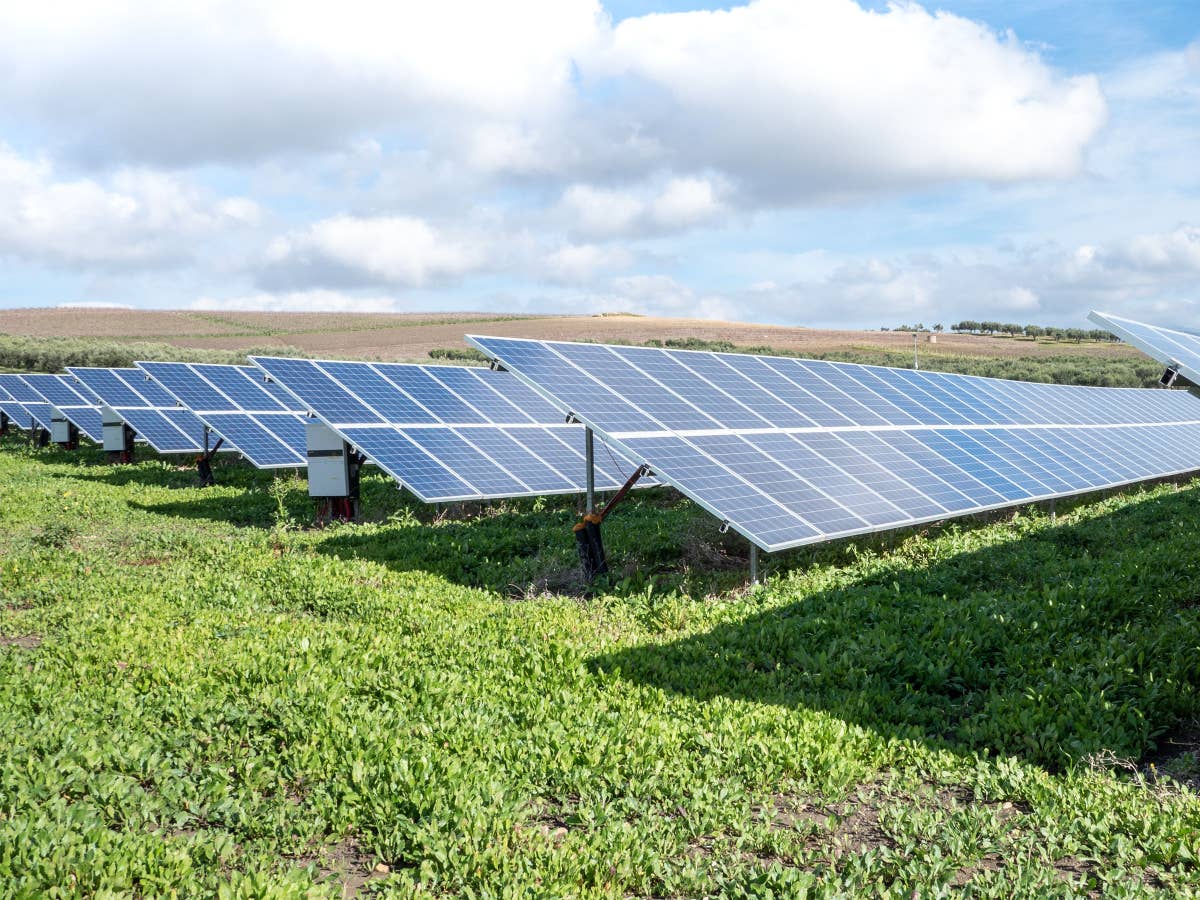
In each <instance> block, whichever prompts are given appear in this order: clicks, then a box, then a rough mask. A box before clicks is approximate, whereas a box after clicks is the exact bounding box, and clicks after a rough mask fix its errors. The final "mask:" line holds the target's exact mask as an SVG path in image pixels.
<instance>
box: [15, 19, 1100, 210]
mask: <svg viewBox="0 0 1200 900" xmlns="http://www.w3.org/2000/svg"><path fill="white" fill-rule="evenodd" d="M10 7H11V8H10V9H8V10H6V14H5V23H4V28H3V29H2V30H0V59H3V60H4V61H5V77H4V78H3V79H0V107H2V108H4V109H5V111H6V114H7V115H9V116H11V117H15V118H16V119H18V120H20V121H23V122H25V123H27V124H30V125H32V126H33V127H35V128H38V129H41V130H43V131H44V132H45V133H47V134H48V135H50V136H51V137H52V139H53V140H54V141H55V142H56V143H57V144H59V145H63V146H67V147H69V148H72V150H73V151H74V153H75V154H76V155H78V156H79V157H81V158H84V159H87V160H96V161H102V162H111V161H114V160H123V161H141V162H150V163H154V164H165V165H171V166H177V165H187V164H196V163H203V162H211V161H235V162H237V161H246V160H258V161H261V160H266V159H279V158H291V157H294V156H295V155H296V154H297V153H300V154H305V153H312V152H314V151H316V152H329V151H343V150H345V149H346V148H348V147H351V146H354V145H355V144H357V143H361V142H362V141H364V140H375V141H382V142H384V143H393V144H395V143H398V144H401V145H403V146H407V147H412V146H416V147H419V148H422V149H424V150H428V151H430V152H432V153H434V154H435V155H436V156H437V157H439V158H440V159H442V160H444V161H452V162H453V163H454V164H457V165H459V166H461V167H462V168H464V169H465V170H468V171H475V172H480V173H485V174H487V175H489V176H496V175H499V176H519V177H521V178H534V179H548V180H550V181H552V182H554V183H556V184H562V183H567V184H570V183H572V182H575V183H599V182H602V181H605V180H607V179H611V178H614V177H619V178H621V179H623V180H624V181H625V182H627V183H633V182H637V181H639V180H644V179H646V178H650V177H655V176H658V175H661V174H662V173H667V174H668V175H669V177H674V178H676V179H678V181H676V182H675V183H673V184H672V185H671V186H670V187H669V189H668V191H667V192H666V193H665V194H664V196H663V197H661V198H659V201H660V202H659V203H658V205H657V207H656V208H655V209H654V210H652V211H651V212H652V214H653V216H654V217H655V218H656V220H657V221H658V222H659V224H660V226H661V227H664V228H671V227H688V226H690V225H691V224H693V223H695V222H697V221H707V220H709V219H710V218H711V217H712V215H713V213H714V205H719V203H718V201H722V202H723V200H724V198H722V197H720V196H719V195H717V194H715V193H712V191H713V190H714V189H715V188H716V187H718V186H719V185H717V184H716V183H714V182H713V181H712V180H711V179H710V178H709V177H708V175H706V174H705V173H716V174H717V175H718V176H719V177H720V178H721V179H724V180H727V181H728V182H729V183H730V184H731V185H733V186H734V187H736V188H740V189H741V190H742V191H743V192H744V193H745V194H746V196H744V197H743V199H742V202H743V204H745V203H753V204H754V205H763V204H767V205H774V204H785V203H789V202H796V201H797V200H800V199H808V198H813V197H823V196H837V195H839V194H841V193H845V192H855V191H863V190H871V189H880V188H882V189H894V188H897V187H899V188H904V187H909V186H913V185H921V184H925V183H929V182H938V181H945V180H956V179H982V180H985V181H998V182H1006V181H1014V180H1022V179H1029V178H1061V177H1066V176H1070V175H1073V174H1075V173H1076V172H1077V171H1078V170H1079V165H1080V158H1081V152H1082V150H1083V148H1084V146H1085V145H1086V144H1087V142H1088V141H1089V139H1090V138H1091V137H1092V135H1093V134H1094V133H1095V132H1096V130H1097V128H1098V127H1099V126H1100V124H1101V123H1102V121H1103V119H1104V114H1105V106H1104V101H1103V98H1102V97H1101V94H1100V91H1099V89H1098V87H1097V83H1096V80H1095V79H1094V78H1091V77H1078V78H1064V77H1061V76H1059V75H1057V74H1056V73H1055V72H1054V71H1052V70H1051V69H1050V68H1048V67H1047V66H1046V65H1044V64H1043V63H1042V62H1041V60H1040V59H1039V57H1038V56H1037V55H1036V54H1035V53H1033V52H1031V51H1030V50H1028V49H1027V48H1026V47H1024V46H1023V45H1022V44H1021V43H1020V42H1019V41H1017V40H1016V39H1014V38H1013V37H1011V36H998V35H996V34H995V33H993V32H991V31H990V30H988V29H987V28H985V27H983V26H981V25H978V24H976V23H974V22H971V21H969V20H967V19H963V18H960V17H957V16H954V15H950V14H948V13H942V12H939V13H936V14H932V13H929V12H927V11H925V10H924V9H922V8H921V7H919V6H916V5H913V4H903V5H896V6H893V7H890V8H889V9H888V10H887V11H886V12H870V11H867V10H864V9H863V8H861V7H860V6H858V5H857V4H856V3H854V2H853V0H805V2H803V3H798V2H794V0H755V2H751V3H749V4H747V5H745V6H737V7H734V8H733V9H730V10H724V11H715V12H708V11H699V12H687V13H672V14H665V15H647V16H642V17H634V18H628V19H625V20H623V21H622V22H621V23H620V24H619V25H617V26H615V27H613V26H612V25H611V24H610V21H609V18H608V16H607V14H606V13H605V12H604V11H603V9H602V8H601V6H600V4H599V0H512V2H509V3H480V2H478V0H443V2H439V3H417V2H402V3H390V4H389V3H382V2H378V0H347V2H344V3H339V4H336V5H331V4H328V3H321V2H317V0H295V2H282V0H276V2H273V0H248V2H243V3H232V2H218V3H211V2H203V0H180V2H176V3H171V4H167V5H162V4H160V5H154V6H147V5H146V4H144V3H137V2H134V0H89V2H83V0H49V2H46V3H37V4H24V5H19V4H18V5H13V4H10ZM148 73H151V74H150V75H149V77H148ZM706 182H707V184H706ZM706 192H708V193H706ZM675 222H678V223H679V224H678V225H673V224H672V223H675Z"/></svg>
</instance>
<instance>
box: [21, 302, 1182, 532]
mask: <svg viewBox="0 0 1200 900" xmlns="http://www.w3.org/2000/svg"><path fill="white" fill-rule="evenodd" d="M1093 320H1094V321H1098V322H1099V323H1100V324H1103V325H1105V326H1106V327H1109V328H1110V329H1111V330H1113V331H1114V332H1116V333H1118V334H1120V335H1122V336H1125V337H1127V338H1128V339H1130V340H1131V341H1133V342H1134V343H1136V344H1137V345H1138V346H1140V347H1141V348H1142V349H1144V350H1147V351H1148V352H1150V353H1151V354H1152V355H1155V356H1156V358H1160V359H1162V355H1163V354H1164V353H1166V352H1167V351H1165V350H1164V349H1163V347H1164V346H1166V347H1168V349H1169V350H1170V353H1169V358H1168V359H1163V360H1162V361H1164V362H1165V363H1169V364H1171V365H1174V366H1176V367H1177V368H1179V370H1180V371H1183V372H1184V374H1187V375H1189V377H1192V378H1193V379H1200V338H1197V337H1195V336H1193V335H1187V334H1185V333H1182V332H1168V331H1166V330H1165V329H1155V328H1153V327H1152V326H1146V325H1141V324H1140V323H1134V322H1129V321H1128V320H1118V319H1116V318H1115V317H1104V316H1100V315H1099V314H1093ZM1129 335H1133V337H1132V338H1129V337H1128V336H1129ZM1135 338H1136V339H1135ZM468 340H469V341H471V343H473V344H474V345H475V346H476V347H478V348H479V349H480V350H482V351H483V352H484V353H485V354H487V355H488V356H489V357H490V358H491V359H493V360H494V361H495V362H496V363H497V364H499V365H500V366H501V367H502V368H503V369H505V370H507V371H490V370H482V369H469V368H455V367H440V366H414V365H402V364H392V363H355V362H331V361H320V360H299V359H278V358H267V357H255V358H252V362H253V363H254V364H255V365H254V367H234V366H203V365H188V364H183V363H139V364H138V365H139V367H140V368H139V369H130V370H114V369H101V370H96V369H71V370H70V372H71V375H72V376H73V380H72V379H69V378H64V377H62V376H24V377H23V378H21V377H19V376H9V377H17V378H19V380H21V381H22V383H23V384H24V385H25V386H26V387H27V388H29V389H31V390H32V391H33V392H34V394H38V392H39V391H40V390H42V388H35V386H34V382H33V381H32V379H38V378H40V379H54V378H57V379H58V381H57V382H56V386H55V388H54V390H60V388H59V387H58V386H57V385H61V386H63V387H65V388H67V389H69V390H70V391H71V392H72V393H73V394H74V395H75V398H76V399H78V398H82V399H83V400H85V401H86V400H87V398H88V397H89V396H90V397H91V398H93V402H92V403H91V404H90V405H91V407H92V408H93V409H94V408H95V405H96V403H97V402H98V403H99V404H100V405H101V406H102V407H103V408H105V410H106V411H107V412H110V413H111V412H116V413H118V414H119V415H120V416H122V417H123V418H124V419H125V421H127V422H128V423H129V425H130V426H131V427H132V428H133V429H134V430H136V431H137V432H138V434H139V435H141V436H142V437H143V438H145V439H146V440H147V441H148V442H149V443H150V444H151V445H152V446H154V447H155V448H156V449H159V450H161V451H164V452H178V451H194V450H199V449H201V447H202V444H201V443H200V441H199V438H200V437H201V436H202V435H203V433H204V428H205V427H207V428H209V429H211V431H212V432H215V433H217V434H220V435H221V436H222V437H224V438H225V439H226V441H227V442H228V443H229V444H230V445H232V447H234V448H236V449H237V450H239V451H241V452H242V453H243V454H244V455H245V456H246V457H247V458H249V459H250V460H251V461H252V462H254V463H255V464H256V465H260V466H263V467H268V466H275V465H301V464H303V462H304V452H303V447H304V442H303V429H304V422H305V418H306V416H308V415H311V416H314V417H316V418H317V419H319V420H320V421H321V422H323V423H324V424H325V425H326V426H327V427H329V428H331V429H332V430H333V431H335V432H336V433H337V434H338V435H339V436H340V437H341V438H342V439H343V440H344V441H346V442H347V443H348V444H350V445H351V446H353V447H354V448H356V449H357V450H358V451H360V452H361V453H362V454H363V455H364V456H365V457H366V458H367V459H368V460H370V461H371V462H373V463H375V464H376V465H378V466H379V467H380V468H381V469H383V470H384V471H386V472H388V473H389V474H390V475H392V476H393V477H395V478H396V479H397V480H398V481H400V482H401V483H402V484H403V485H405V486H406V487H408V488H409V489H410V490H412V492H413V493H414V494H416V495H417V496H418V497H420V498H421V499H423V500H426V501H437V500H454V499H466V498H482V497H506V496H519V495H522V494H546V493H559V492H563V493H565V492H574V491H579V490H581V488H582V486H583V482H584V480H585V474H584V465H585V463H584V446H583V442H584V433H583V429H582V428H581V427H580V426H579V425H578V424H565V423H566V422H572V423H582V424H584V425H586V426H587V427H588V428H591V429H592V430H593V431H594V432H595V433H596V434H597V435H599V436H600V437H601V438H602V439H603V440H604V442H605V444H606V445H607V447H608V448H609V451H610V453H608V454H602V457H605V458H598V459H597V460H596V486H597V487H598V488H600V489H606V488H613V487H616V486H618V485H619V484H621V483H622V482H624V481H625V479H626V476H627V475H628V474H629V473H631V472H633V471H635V470H637V469H638V468H639V467H642V466H644V467H646V468H648V469H649V470H650V471H651V472H652V473H653V475H654V477H655V478H657V479H658V480H659V481H660V482H663V483H667V484H671V485H673V486H675V487H676V488H678V489H679V490H680V491H681V492H683V493H684V494H686V495H687V496H689V497H690V498H692V499H693V500H694V501H695V502H696V503H698V504H699V505H700V506H702V507H703V508H705V509H706V510H708V511H709V512H711V513H712V514H713V515H715V516H717V517H718V518H720V519H721V520H722V521H723V522H724V523H725V524H726V525H727V526H728V527H730V528H733V529H734V530H736V531H738V532H739V533H741V534H743V535H745V536H746V537H747V538H748V539H749V540H751V541H752V542H753V543H754V544H756V545H757V546H759V547H761V548H763V549H765V550H769V551H770V550H780V549H784V548H787V547H793V546H798V545H802V544H808V543H813V542H816V541H820V540H826V539H828V538H832V537H839V536H845V535H852V534H859V533H866V532H871V531H878V530H882V529H888V528H895V527H900V526H905V525H912V524H917V523H920V522H925V521H933V520H938V519H944V518H948V517H952V516H958V515H964V514H967V513H972V512H979V511H984V510H989V509H995V508H999V507H1003V506H1008V505H1012V504H1016V503H1027V502H1031V501H1035V500H1042V499H1051V498H1055V497H1061V496H1068V495H1071V494H1077V493H1082V492H1086V491H1091V490H1096V489H1100V488H1106V487H1115V486H1119V485H1123V484H1128V483H1132V482H1136V481H1140V480H1145V479H1150V478H1156V477H1164V476H1168V475H1174V474H1180V473H1184V472H1190V471H1193V470H1197V469H1200V399H1197V398H1195V397H1193V396H1191V395H1190V394H1188V393H1185V392H1181V391H1162V390H1148V389H1138V388H1091V387H1076V386H1065V385H1049V384H1031V383H1024V382H1016V381H1004V380H998V379H991V378H982V377H977V376H967V375H951V374H945V373H937V372H917V371H912V370H907V369H889V368H881V367H875V366H863V365H857V364H851V363H832V362H819V361H814V360H800V359H790V358H775V357H765V356H757V355H753V356H752V355H743V354H736V353H708V352H697V351H679V350H659V349H648V348H635V347H618V346H605V345H599V344H576V343H569V342H549V341H530V340H520V339H510V338H492V337H483V336H469V337H468ZM1193 373H1194V374H1193ZM264 374H265V375H266V376H267V379H268V380H266V381H264V380H263V377H262V376H263V375H264ZM5 378H6V377H4V376H0V388H3V387H5V386H6V385H5ZM42 384H43V387H44V388H45V389H46V390H49V389H50V387H51V383H50V382H49V381H45V382H43V383H42ZM39 396H40V398H41V400H40V401H39V400H37V399H31V400H30V401H29V402H26V401H24V400H22V399H21V398H19V397H16V396H13V397H12V398H11V399H12V401H13V402H16V403H19V404H24V406H25V407H26V413H27V414H28V415H29V416H30V417H31V418H33V419H37V417H38V416H39V415H49V414H50V412H49V410H47V409H46V408H45V405H48V404H49V403H50V402H51V401H50V398H49V395H48V394H46V393H41V394H40V395H39ZM4 402H5V400H4V398H3V395H0V408H3V403H4ZM39 402H41V403H43V404H44V405H43V406H38V403H39ZM72 402H74V401H73V400H72V398H71V397H70V396H68V395H67V394H66V393H65V392H64V393H63V394H62V396H60V397H58V398H57V400H56V401H54V403H55V408H57V409H58V410H60V411H61V412H63V413H64V414H66V415H79V414H80V412H81V410H82V409H83V407H82V406H80V405H78V403H76V404H75V405H71V403H72ZM64 404H65V405H64ZM185 407H186V408H185ZM72 411H74V412H72ZM14 418H15V417H14ZM83 418H84V417H83V416H82V415H80V421H78V422H77V424H79V426H80V428H81V429H84V430H86V429H85V428H84V423H83ZM93 424H94V421H93ZM88 433H89V434H90V433H91V432H88ZM189 441H190V443H189Z"/></svg>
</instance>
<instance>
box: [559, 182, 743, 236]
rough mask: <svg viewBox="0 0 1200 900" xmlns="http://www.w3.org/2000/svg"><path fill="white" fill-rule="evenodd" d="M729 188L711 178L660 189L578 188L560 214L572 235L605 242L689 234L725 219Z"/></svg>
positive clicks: (569, 191)
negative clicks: (724, 195) (724, 197)
mask: <svg viewBox="0 0 1200 900" xmlns="http://www.w3.org/2000/svg"><path fill="white" fill-rule="evenodd" d="M722 189H723V186H722V185H719V184H717V183H715V182H714V180H713V179H711V178H691V177H689V178H672V179H670V180H668V181H667V182H666V183H665V184H663V185H661V186H659V187H657V188H655V187H652V186H649V185H645V186H641V187H638V188H602V187H595V186H593V185H588V184H573V185H571V186H570V187H569V188H567V190H566V191H564V192H563V196H562V200H561V201H560V203H559V209H560V213H561V215H562V218H563V219H564V220H565V222H566V224H567V227H568V228H569V229H570V230H571V232H572V233H574V234H576V235H579V236H581V237H584V238H589V239H593V240H597V239H599V240H603V239H606V238H613V237H639V236H641V237H644V236H647V235H655V234H666V233H670V232H678V231H684V230H686V229H689V228H694V227H696V226H699V225H705V224H709V223H712V222H715V221H717V220H718V219H720V218H721V217H722V216H723V215H724V214H725V212H726V208H725V205H724V203H723V202H722V201H721V199H720V193H721V192H722Z"/></svg>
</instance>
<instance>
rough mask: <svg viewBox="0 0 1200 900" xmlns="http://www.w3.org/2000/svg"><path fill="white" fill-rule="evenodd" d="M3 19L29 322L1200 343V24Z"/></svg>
mask: <svg viewBox="0 0 1200 900" xmlns="http://www.w3.org/2000/svg"><path fill="white" fill-rule="evenodd" d="M26 6H27V7H28V8H24V7H16V6H11V7H10V8H8V9H6V11H5V12H4V13H0V60H3V63H2V64H0V71H2V73H3V77H0V270H2V271H0V331H3V312H2V310H3V308H12V307H21V306H48V305H61V304H84V305H123V306H133V307H143V308H219V309H295V310H314V309H332V310H364V311H367V310H370V311H376V310H395V311H435V310H492V311H503V312H510V311H520V312H566V313H573V312H574V313H591V312H601V311H614V310H628V311H633V312H640V313H647V314H658V315H675V316H697V317H706V318H725V319H739V320H746V321H757V322H774V323H782V324H796V325H810V326H817V327H878V326H880V325H888V326H893V325H896V324H900V323H912V322H924V323H925V324H933V323H936V322H942V323H945V324H950V323H952V322H955V321H958V320H960V319H963V318H974V319H979V318H989V319H1003V320H1009V321H1013V320H1015V321H1020V322H1022V323H1025V322H1034V323H1046V324H1057V325H1068V326H1069V325H1083V324H1084V321H1085V317H1086V314H1087V311H1088V310H1089V309H1092V308H1099V309H1107V310H1110V311H1113V312H1117V313H1122V314H1125V315H1129V316H1131V317H1134V318H1143V319H1147V320H1150V321H1156V322H1162V323H1164V324H1178V325H1182V326H1185V327H1193V328H1194V327H1200V302H1198V301H1200V166H1198V165H1197V164H1196V160H1197V159H1200V5H1197V4H1196V3H1195V2H1194V0H1190V2H1176V3H1168V2H1162V0H1147V2H1139V3H1130V2H1097V3H1087V4H1082V3H1074V2H1060V0H1041V2H1038V0H1013V2H1005V3H1001V2H985V0H957V2H945V3H941V4H937V5H929V6H920V5H917V4H894V5H889V4H886V3H876V2H870V3H862V4H856V3H854V2H852V0H804V2H796V0H756V2H753V3H749V4H740V5H722V4H712V3H685V2H676V0H653V2H646V3H636V2H632V0H627V2H615V0H614V2H609V3H607V4H604V5H601V4H600V3H599V2H597V0H511V2H508V3H505V4H485V3H481V2H475V0H471V2H467V0H445V2H441V3H438V4H427V3H394V2H393V3H386V4H385V3H378V2H366V0H347V2H344V3H342V4H338V5H336V6H335V5H330V4H317V3H311V4H310V3H287V4H284V3H274V2H266V0H252V2H246V3H239V4H218V3H199V2H195V3H193V2H186V0H185V2H180V3H177V4H171V5H170V6H169V8H168V7H167V6H162V7H158V6H148V5H145V4H133V3H129V2H118V0H98V2H90V3H81V2H74V0H61V2H50V3H47V4H38V5H33V4H28V5H26Z"/></svg>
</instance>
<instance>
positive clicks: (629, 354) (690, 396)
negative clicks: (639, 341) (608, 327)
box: [612, 347, 773, 428]
mask: <svg viewBox="0 0 1200 900" xmlns="http://www.w3.org/2000/svg"><path fill="white" fill-rule="evenodd" d="M612 352H613V353H615V354H616V355H617V356H619V357H621V359H623V360H624V361H626V362H628V363H630V364H632V365H633V366H635V367H636V368H637V369H638V370H639V371H641V372H644V373H646V375H648V376H650V377H651V378H653V379H654V380H655V381H657V382H658V383H659V384H661V385H662V386H663V387H664V388H666V389H667V390H668V391H670V392H671V393H672V394H674V395H675V396H677V397H679V398H680V399H682V400H684V401H686V402H687V403H689V404H690V405H691V406H692V407H693V408H694V409H693V410H691V411H688V413H687V415H688V421H689V422H691V423H692V424H691V426H690V427H693V428H697V427H704V426H703V425H697V424H696V422H698V421H700V420H701V418H708V419H711V420H713V421H715V422H716V423H717V424H719V425H721V426H723V427H725V428H769V427H770V426H771V425H772V424H773V423H772V422H770V421H768V420H767V419H764V418H763V417H762V416H760V415H758V413H756V412H754V410H752V409H750V408H749V407H747V406H745V405H744V404H742V403H741V402H740V401H738V400H735V399H734V398H733V397H732V396H730V395H729V394H727V393H725V392H724V391H722V390H720V386H719V385H717V386H714V385H712V384H710V383H709V382H708V381H706V380H704V379H703V378H700V377H698V376H697V375H696V373H695V372H693V371H692V370H691V369H689V368H688V367H687V366H685V365H684V364H683V363H682V362H678V361H676V360H675V359H674V358H673V357H671V356H667V355H665V354H662V353H658V352H657V351H655V350H650V349H647V348H641V347H614V348H612ZM634 389H635V390H636V388H634ZM648 412H651V414H653V411H652V410H648ZM672 412H673V411H672ZM697 412H699V413H700V416H697V415H696V413H697Z"/></svg>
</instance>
